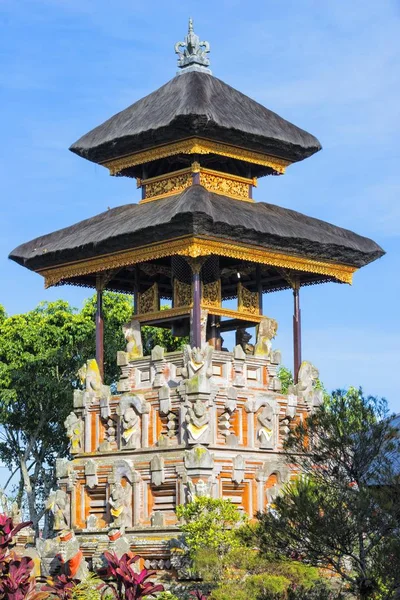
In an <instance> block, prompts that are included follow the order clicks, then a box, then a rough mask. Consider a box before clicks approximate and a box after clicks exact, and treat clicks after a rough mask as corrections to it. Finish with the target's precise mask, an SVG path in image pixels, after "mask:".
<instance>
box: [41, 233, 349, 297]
mask: <svg viewBox="0 0 400 600" xmlns="http://www.w3.org/2000/svg"><path fill="white" fill-rule="evenodd" d="M211 254H214V255H219V256H226V257H229V258H237V259H239V260H245V261H249V262H253V263H258V264H264V265H271V266H274V267H281V268H286V269H293V270H295V271H303V272H308V273H317V274H319V275H326V276H329V277H334V278H335V279H337V280H339V281H342V282H343V283H351V282H352V276H353V273H354V272H355V271H357V268H356V267H351V266H349V265H343V264H340V263H330V262H325V261H318V260H314V259H309V258H304V257H300V256H294V255H290V254H283V253H281V252H274V251H271V250H268V249H266V248H261V247H260V246H248V245H247V246H246V245H244V244H231V243H229V242H226V241H225V242H224V241H222V240H216V239H211V238H205V237H204V238H203V237H192V236H184V237H182V238H175V239H173V240H168V241H166V242H160V243H158V244H151V245H148V246H141V247H139V248H134V249H131V250H125V251H122V252H115V253H112V254H105V255H102V256H97V257H95V258H91V259H87V260H82V261H77V262H73V263H67V264H64V265H61V266H56V267H53V268H50V269H39V270H38V273H40V274H41V275H43V277H44V278H45V287H46V288H48V287H50V286H52V285H56V284H58V283H60V282H62V281H65V280H67V279H70V278H72V277H79V276H82V275H89V274H93V273H100V272H102V271H107V270H109V269H116V268H122V267H124V266H129V265H134V264H137V263H141V262H146V261H149V260H155V259H157V258H164V257H166V256H173V255H178V256H189V257H191V258H196V257H199V256H210V255H211Z"/></svg>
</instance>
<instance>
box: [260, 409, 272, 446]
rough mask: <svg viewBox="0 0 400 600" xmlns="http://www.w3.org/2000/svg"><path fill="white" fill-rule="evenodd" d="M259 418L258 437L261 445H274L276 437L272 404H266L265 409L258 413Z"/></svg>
mask: <svg viewBox="0 0 400 600" xmlns="http://www.w3.org/2000/svg"><path fill="white" fill-rule="evenodd" d="M257 420H258V423H259V425H260V427H259V429H258V437H259V440H260V444H261V446H269V447H272V445H273V437H274V410H273V408H272V406H271V405H270V404H267V405H266V406H264V408H263V410H262V411H261V412H260V414H259V415H258V417H257Z"/></svg>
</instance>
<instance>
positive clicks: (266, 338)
mask: <svg viewBox="0 0 400 600" xmlns="http://www.w3.org/2000/svg"><path fill="white" fill-rule="evenodd" d="M277 331H278V323H277V322H276V321H275V319H270V318H269V317H264V318H263V319H262V321H261V322H260V324H259V326H258V329H257V343H256V347H255V349H254V356H262V357H264V358H270V359H271V358H272V356H271V355H272V341H271V340H273V339H274V337H275V336H276V333H277Z"/></svg>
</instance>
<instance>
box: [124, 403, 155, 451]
mask: <svg viewBox="0 0 400 600" xmlns="http://www.w3.org/2000/svg"><path fill="white" fill-rule="evenodd" d="M149 410H150V406H149V405H148V404H147V402H146V400H145V399H144V398H143V397H142V396H139V395H137V394H126V395H123V396H122V398H121V401H120V403H119V406H118V408H117V411H116V412H117V415H119V416H120V417H121V419H120V439H121V446H122V447H123V448H133V449H134V450H135V449H136V448H140V446H141V430H142V426H141V415H143V414H144V413H148V412H149Z"/></svg>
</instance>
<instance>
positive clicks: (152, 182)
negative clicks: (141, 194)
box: [138, 169, 192, 203]
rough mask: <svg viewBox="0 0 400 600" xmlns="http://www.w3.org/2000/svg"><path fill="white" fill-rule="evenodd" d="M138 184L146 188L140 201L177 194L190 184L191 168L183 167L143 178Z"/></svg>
mask: <svg viewBox="0 0 400 600" xmlns="http://www.w3.org/2000/svg"><path fill="white" fill-rule="evenodd" d="M138 184H139V185H142V186H145V189H146V197H145V198H144V199H143V200H141V202H140V203H143V202H148V201H150V200H156V199H157V198H165V197H167V196H173V195H174V194H179V193H180V192H183V190H185V189H186V188H187V187H189V186H190V185H192V171H191V169H183V170H182V171H175V172H174V173H169V174H168V175H164V176H160V177H153V178H151V179H144V180H141V181H138Z"/></svg>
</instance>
